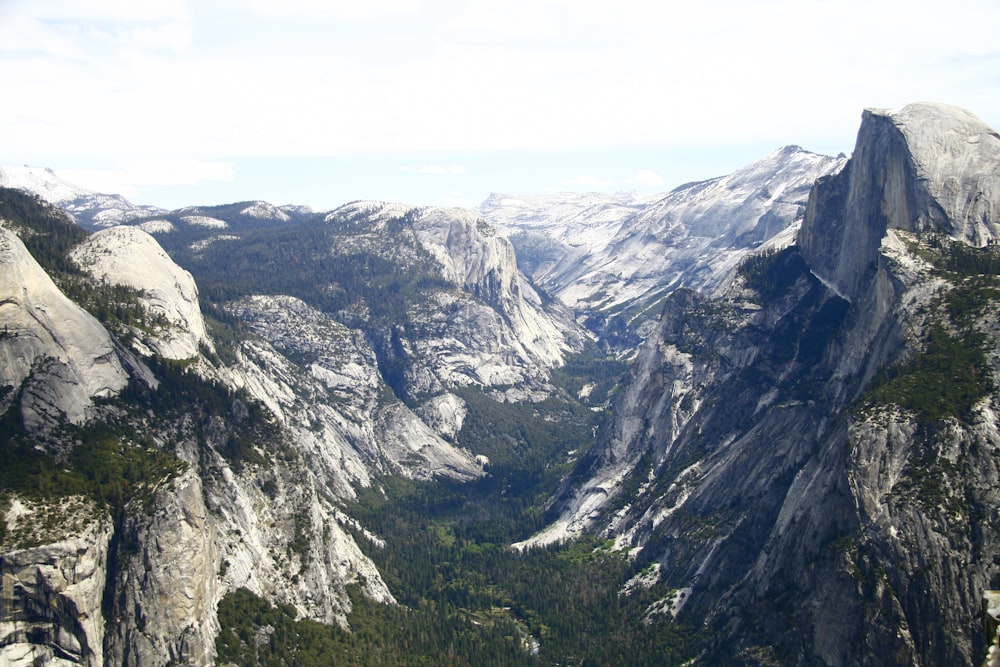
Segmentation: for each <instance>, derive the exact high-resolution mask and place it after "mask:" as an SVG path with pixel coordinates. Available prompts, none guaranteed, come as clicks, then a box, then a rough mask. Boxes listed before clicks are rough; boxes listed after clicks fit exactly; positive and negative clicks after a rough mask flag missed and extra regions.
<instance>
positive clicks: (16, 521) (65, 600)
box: [0, 497, 113, 667]
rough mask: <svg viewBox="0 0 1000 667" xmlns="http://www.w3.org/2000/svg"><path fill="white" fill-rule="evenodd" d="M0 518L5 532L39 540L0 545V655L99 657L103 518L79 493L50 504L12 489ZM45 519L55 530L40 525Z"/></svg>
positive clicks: (31, 661)
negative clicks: (20, 495)
mask: <svg viewBox="0 0 1000 667" xmlns="http://www.w3.org/2000/svg"><path fill="white" fill-rule="evenodd" d="M53 518H54V519H55V520H54V521H53ZM0 520H3V521H5V522H6V524H7V530H8V534H13V535H22V534H26V535H28V536H30V537H29V541H32V542H41V544H39V545H38V546H31V547H27V548H21V549H14V550H8V549H4V550H3V551H2V552H0V577H2V583H0V608H2V612H0V663H2V664H4V665H10V666H11V667H22V666H23V667H28V666H29V665H31V666H34V665H54V666H55V665H87V666H89V667H100V666H102V665H104V664H105V662H104V648H103V642H104V630H105V622H104V615H103V613H102V609H101V604H102V600H103V596H104V587H105V581H106V576H107V565H108V556H109V552H110V547H109V545H110V541H111V536H112V532H113V531H112V524H111V520H110V518H109V517H108V516H107V515H105V514H103V513H102V512H100V511H99V510H98V509H97V508H96V507H95V506H94V505H93V503H92V502H91V501H89V500H86V499H83V498H67V499H65V500H63V501H62V502H61V503H58V502H57V503H55V504H51V503H39V502H37V501H28V500H22V499H20V498H16V497H15V498H14V499H13V501H12V503H11V505H10V507H9V508H8V509H7V512H6V516H2V517H0ZM51 524H54V526H55V533H56V534H49V533H50V532H51V531H52V529H46V526H48V525H51Z"/></svg>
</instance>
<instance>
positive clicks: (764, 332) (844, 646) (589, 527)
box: [529, 105, 1000, 665]
mask: <svg viewBox="0 0 1000 667" xmlns="http://www.w3.org/2000/svg"><path fill="white" fill-rule="evenodd" d="M970 127H973V128H974V132H973V134H974V136H975V137H976V140H975V141H966V140H964V139H963V140H962V141H959V142H956V140H955V138H954V137H955V136H967V132H968V128H970ZM938 133H943V134H944V136H943V137H938ZM995 141H996V139H995V133H992V131H987V130H982V127H981V125H980V126H975V124H970V123H969V122H968V116H967V114H964V112H962V113H959V112H956V111H954V110H950V109H947V108H943V107H941V106H939V105H914V106H911V107H907V108H906V109H905V110H903V111H900V112H893V113H890V114H885V113H874V112H868V113H866V114H865V116H864V120H863V125H862V128H861V130H860V132H859V138H858V146H857V149H856V151H855V154H854V157H853V158H852V159H851V161H850V163H849V164H848V165H847V166H846V167H845V168H844V169H843V171H842V172H840V173H838V174H836V175H833V176H831V177H828V178H826V179H821V180H820V181H819V182H818V183H817V185H816V187H815V189H814V191H813V192H812V194H811V195H810V204H809V213H808V214H807V216H806V219H805V221H804V223H803V229H802V232H801V235H800V244H801V247H799V248H796V247H792V248H789V249H786V250H784V251H782V252H779V253H777V254H775V255H772V256H770V257H768V258H767V259H766V260H762V261H761V263H760V264H759V265H757V269H755V268H754V265H753V264H750V265H748V266H747V267H746V268H745V269H744V270H743V271H742V272H741V273H740V274H739V275H738V276H737V277H736V279H735V280H733V281H732V282H731V283H730V284H728V285H727V286H725V287H724V289H721V290H719V292H718V293H717V296H716V298H709V297H706V296H704V295H699V294H696V293H694V292H690V291H687V290H680V291H677V292H675V293H674V294H673V295H672V296H671V297H670V298H669V299H668V300H667V302H666V305H665V307H664V311H663V315H662V317H661V319H660V322H659V324H658V328H657V330H656V331H655V332H654V334H653V335H652V336H650V338H649V339H648V340H647V342H646V344H645V346H644V348H643V349H642V350H641V352H640V354H639V356H638V357H637V359H636V361H635V363H634V364H633V366H632V368H631V370H630V372H629V376H628V378H627V379H626V381H625V385H624V386H623V388H622V390H621V392H620V394H619V396H618V398H617V400H616V403H615V406H614V410H613V412H612V415H611V417H610V419H609V422H608V424H607V427H606V429H605V430H604V432H603V433H602V435H601V438H600V440H599V443H598V446H597V447H596V448H595V450H594V451H593V452H591V454H590V455H589V456H588V457H587V458H586V459H585V460H584V461H583V463H582V465H581V466H580V468H579V469H578V471H577V474H576V475H575V476H574V477H572V478H571V479H570V480H568V481H567V483H566V484H565V486H564V489H563V491H562V492H561V494H560V495H559V496H557V498H556V500H555V508H556V509H558V510H559V512H560V519H559V520H558V521H557V522H556V523H554V524H553V525H552V526H550V528H549V529H547V530H546V531H545V532H543V533H541V534H539V535H537V536H536V537H535V538H534V539H533V540H532V541H529V544H532V543H540V542H541V543H544V542H547V541H552V540H557V539H561V538H563V537H565V536H567V535H570V534H572V533H573V532H576V531H581V530H586V531H595V532H602V533H604V534H606V535H608V536H613V537H615V538H616V540H617V542H618V545H619V546H620V547H621V548H629V549H634V550H636V553H637V554H638V557H639V558H641V559H646V560H648V561H649V562H650V564H652V565H655V566H656V567H655V571H656V572H657V573H658V576H659V577H660V579H661V581H663V582H665V583H666V584H667V585H668V586H670V587H673V588H674V589H676V590H677V594H675V595H674V596H672V597H671V598H669V599H667V600H664V601H662V604H660V605H654V607H651V609H650V614H653V615H655V614H657V613H662V612H663V611H666V612H668V613H669V614H671V615H678V614H682V615H683V614H687V613H691V614H692V617H694V618H697V617H700V616H702V615H704V616H707V618H708V619H709V623H710V627H711V629H712V632H713V633H714V634H713V637H714V642H713V646H712V647H711V648H710V650H709V653H708V654H707V658H706V659H707V660H708V663H709V664H711V663H713V662H714V661H716V660H722V659H723V657H725V658H726V659H727V660H729V661H731V662H734V663H735V664H760V663H761V661H763V660H764V659H765V658H766V659H770V660H775V661H777V662H779V663H781V664H801V665H884V664H900V665H902V664H921V665H931V664H972V663H975V662H977V661H978V660H980V659H981V656H982V655H983V654H984V653H983V649H984V647H983V641H982V638H981V636H980V635H981V633H980V632H979V631H978V630H977V629H976V627H972V626H970V619H975V618H977V616H978V614H979V608H980V607H979V605H980V603H979V600H980V597H981V594H982V591H983V590H984V589H985V588H989V587H992V585H993V583H994V582H995V580H996V578H997V576H998V574H1000V571H998V565H997V563H996V562H995V561H994V559H993V557H992V556H991V554H993V553H995V550H996V548H997V546H998V542H1000V520H998V518H997V516H996V513H995V511H994V510H993V508H995V507H996V503H997V500H998V493H997V491H996V489H997V486H996V480H997V466H996V457H997V455H998V453H1000V437H998V428H997V417H996V415H997V407H998V397H997V395H996V391H995V387H997V386H1000V363H998V357H1000V351H998V350H997V347H996V345H995V332H996V331H997V330H998V327H1000V322H998V320H997V317H998V315H997V313H998V312H1000V309H998V308H997V306H996V295H995V293H994V292H991V291H989V290H988V289H987V290H986V291H985V292H979V291H976V290H977V289H979V288H976V287H975V285H976V284H977V283H976V282H975V280H974V279H971V278H964V277H962V276H963V274H961V273H957V271H958V269H951V272H950V273H949V272H947V271H945V270H944V269H943V268H942V267H943V266H945V263H944V262H943V259H942V258H943V257H945V256H947V254H948V253H949V252H952V253H954V254H958V255H960V256H965V255H963V254H962V251H960V250H958V251H951V250H948V247H947V246H946V244H945V242H943V241H941V240H940V239H941V236H940V235H941V234H944V235H950V236H953V237H955V238H956V239H958V240H960V241H961V242H962V243H963V244H969V245H975V244H977V243H980V242H981V240H982V239H984V238H989V237H990V235H991V234H994V233H995V230H996V224H997V223H998V220H997V219H996V218H995V217H994V218H992V219H990V218H984V217H983V216H982V212H983V211H991V210H994V207H995V204H994V203H992V202H993V201H994V200H991V199H990V198H989V196H987V194H986V193H988V192H990V191H991V188H992V187H993V186H991V185H989V184H990V183H991V182H992V178H993V175H994V174H996V170H997V167H998V165H1000V161H997V160H996V159H995V157H994V153H993V151H994V148H993V147H992V142H995ZM941 146H944V147H955V146H961V147H962V149H963V150H964V149H966V148H968V147H969V146H972V147H978V148H976V152H975V153H974V154H973V155H969V154H967V153H963V154H962V157H961V158H960V159H959V160H958V163H960V165H961V166H962V167H963V168H964V167H965V166H968V165H973V166H976V167H975V169H973V171H974V172H975V173H972V172H970V171H961V169H960V170H959V172H960V173H958V174H951V175H950V174H949V173H947V170H949V169H953V168H955V167H956V165H955V161H954V160H952V159H951V158H948V157H941V158H935V156H936V155H937V153H938V152H939V148H938V147H941ZM945 153H946V154H947V155H950V153H948V151H947V150H946V151H945ZM913 156H920V159H919V160H915V159H913ZM942 183H945V184H949V183H950V184H952V186H955V187H958V186H957V185H956V184H972V185H963V186H961V187H960V188H959V189H964V191H965V192H966V194H963V195H960V196H958V197H957V200H958V201H959V202H967V201H975V202H976V204H975V206H972V207H969V206H966V205H962V204H960V205H951V204H949V205H943V204H939V203H938V202H939V197H940V196H941V192H940V191H939V190H940V185H939V184H942ZM952 186H947V187H945V189H946V190H947V189H948V187H952ZM973 191H975V192H976V193H977V194H975V195H970V194H968V193H970V192H973ZM949 192H950V191H949ZM953 199H954V198H953ZM969 210H972V211H974V213H973V214H972V219H973V221H974V222H971V223H970V222H969V216H968V214H967V213H966V211H969ZM911 232H913V233H911ZM916 233H919V234H920V236H918V235H916ZM935 233H936V234H938V235H939V236H933V234H935ZM924 237H928V238H930V239H931V242H930V243H922V242H921V239H922V238H924ZM934 239H937V240H934ZM935 244H936V245H935ZM961 247H967V246H965V245H963V246H959V248H961ZM942 248H943V250H942ZM929 257H931V258H933V257H937V258H938V259H937V260H935V261H936V262H937V263H936V264H932V263H929V262H930V260H929V259H928V258H929ZM949 266H954V264H951V265H949ZM982 280H987V283H986V284H991V283H989V282H988V280H992V279H986V278H983V279H982ZM978 350H982V352H981V354H982V355H983V357H982V360H981V361H979V360H977V361H975V362H969V361H962V359H963V358H964V356H965V355H975V354H980V352H978ZM970 358H975V357H974V356H973V357H970ZM932 359H933V360H934V361H931V360H932ZM942 359H943V360H942ZM890 362H893V363H895V364H896V366H895V367H894V368H895V369H896V370H894V371H893V372H890V373H889V374H887V375H885V376H881V377H882V379H879V380H878V381H877V382H875V381H874V380H875V378H876V374H877V372H878V370H879V369H880V368H884V367H885V366H886V364H889V363H890ZM940 368H945V369H947V370H946V371H943V372H942V371H940V370H938V369H940ZM887 377H888V378H902V379H894V380H893V379H890V380H887V379H885V378H887ZM963 383H965V384H963ZM925 385H930V386H935V385H938V386H937V387H936V388H935V389H932V390H931V396H929V397H928V396H925V395H923V394H922V393H921V390H922V389H923V388H924V386H925ZM873 387H874V389H873ZM954 396H959V397H964V398H961V399H957V400H959V402H960V405H959V406H958V407H956V406H955V405H954V404H952V403H949V402H948V401H952V400H956V399H954ZM942 397H944V398H943V399H942ZM962 401H964V402H962ZM860 406H868V407H865V408H864V409H862V407H860ZM624 489H632V491H631V492H629V493H627V494H626V493H625V492H624Z"/></svg>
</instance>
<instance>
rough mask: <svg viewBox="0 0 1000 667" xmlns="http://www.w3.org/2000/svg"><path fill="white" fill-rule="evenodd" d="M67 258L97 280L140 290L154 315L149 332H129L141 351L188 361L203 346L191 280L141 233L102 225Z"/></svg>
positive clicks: (204, 338)
mask: <svg viewBox="0 0 1000 667" xmlns="http://www.w3.org/2000/svg"><path fill="white" fill-rule="evenodd" d="M71 257H72V258H73V260H74V261H75V262H76V263H77V264H79V265H80V266H81V267H83V269H84V270H85V271H87V272H88V273H90V274H91V275H92V276H93V277H94V278H95V279H96V280H97V281H99V282H101V283H105V284H110V285H122V286H125V287H130V288H132V289H136V290H140V292H141V296H140V299H141V301H142V303H143V305H144V306H145V308H146V309H147V311H149V313H150V315H151V316H152V318H153V319H154V323H153V325H152V327H151V329H152V330H151V331H149V332H146V331H142V330H135V331H134V333H135V335H136V336H137V337H138V338H139V339H140V340H141V346H142V348H144V350H142V351H145V352H146V354H147V355H149V354H156V355H159V356H161V357H164V358H166V359H190V358H192V357H195V356H197V355H198V348H199V345H202V344H204V345H208V344H209V340H208V334H207V333H206V331H205V321H204V319H203V318H202V315H201V308H200V307H199V305H198V287H197V285H195V282H194V279H193V278H192V277H191V274H190V273H188V272H187V271H185V270H184V269H182V268H180V267H179V266H177V264H175V263H174V262H173V260H171V259H170V257H169V256H168V255H167V253H166V252H164V251H163V248H161V247H160V244H159V243H157V242H156V240H155V239H154V238H153V237H152V236H150V235H149V234H147V233H146V232H144V231H142V230H140V229H139V228H137V227H112V228H109V229H105V230H102V231H99V232H97V233H95V234H92V235H91V236H90V237H88V238H87V240H86V241H84V242H83V243H82V244H80V245H79V246H77V247H76V248H74V249H73V253H72V255H71Z"/></svg>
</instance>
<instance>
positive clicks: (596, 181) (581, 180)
mask: <svg viewBox="0 0 1000 667" xmlns="http://www.w3.org/2000/svg"><path fill="white" fill-rule="evenodd" d="M563 185H568V186H570V187H581V188H594V189H596V190H601V189H606V188H613V187H616V186H617V183H615V182H614V181H610V180H608V179H606V178H601V177H600V176H576V177H574V178H567V179H566V180H564V181H563Z"/></svg>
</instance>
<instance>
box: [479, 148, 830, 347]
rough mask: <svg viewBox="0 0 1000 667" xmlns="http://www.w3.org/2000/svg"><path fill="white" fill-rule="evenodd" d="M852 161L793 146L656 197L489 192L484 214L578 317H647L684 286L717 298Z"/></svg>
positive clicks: (528, 269) (541, 282)
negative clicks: (820, 185)
mask: <svg viewBox="0 0 1000 667" xmlns="http://www.w3.org/2000/svg"><path fill="white" fill-rule="evenodd" d="M845 161H846V158H845V157H843V156H841V157H837V158H832V157H828V156H824V155H818V154H815V153H810V152H808V151H805V150H803V149H801V148H799V147H797V146H788V147H785V148H781V149H778V150H776V151H773V152H772V153H770V154H768V155H766V156H764V157H763V158H761V159H760V160H758V161H756V162H754V163H752V164H750V165H747V166H746V167H743V168H742V169H739V170H737V171H735V172H733V173H732V174H730V175H728V176H723V177H720V178H715V179H711V180H708V181H702V182H698V183H689V184H687V185H684V186H681V187H679V188H677V189H675V190H673V191H672V192H670V193H667V194H665V195H659V196H656V197H651V198H638V197H635V196H633V195H626V194H618V195H593V194H589V195H575V196H574V195H571V194H562V195H552V196H540V197H521V198H519V197H511V196H507V195H491V197H490V198H489V199H487V200H486V202H484V203H483V205H482V206H480V209H479V210H480V212H481V213H482V215H483V217H484V218H486V219H487V220H488V221H489V222H491V223H492V224H494V225H496V226H498V227H499V228H501V229H502V230H504V233H506V234H507V235H509V237H510V239H511V242H512V243H513V244H514V246H515V248H516V249H517V253H518V262H519V265H520V267H521V269H522V270H523V271H525V272H526V273H527V274H528V275H529V276H531V279H532V281H533V282H534V283H535V284H537V285H540V286H541V287H543V288H545V289H546V290H548V291H549V292H550V293H552V294H554V295H555V296H556V297H557V298H558V299H559V300H560V301H561V302H562V303H564V304H566V305H567V306H570V307H572V308H574V309H576V310H577V311H581V312H594V311H597V312H601V313H605V314H607V315H612V314H616V313H622V312H625V311H626V310H631V311H632V314H631V317H633V318H636V317H637V318H638V319H637V320H636V321H635V322H633V326H636V327H637V328H638V327H639V322H640V321H644V320H648V319H651V318H654V317H655V315H656V313H657V312H658V310H656V309H653V310H652V311H650V312H648V313H644V312H643V309H645V308H647V307H648V306H650V305H652V304H655V303H656V302H657V300H658V299H660V298H662V297H663V296H665V295H666V294H668V293H669V292H671V291H672V290H674V289H676V288H677V287H680V286H686V287H692V288H694V289H699V290H703V291H711V290H712V289H714V288H715V287H716V286H717V285H719V284H720V283H722V282H723V281H724V280H725V279H726V277H727V276H728V275H731V274H732V272H733V271H734V270H735V268H736V266H737V265H738V264H739V262H740V261H741V260H742V258H743V257H744V256H745V254H746V252H748V251H749V250H752V249H755V248H757V247H759V246H761V245H762V244H765V243H767V242H768V241H769V240H770V239H771V238H773V237H775V236H776V235H778V234H780V233H781V232H782V231H784V230H785V229H787V228H788V227H790V226H792V225H794V224H796V223H797V221H799V220H801V218H802V215H803V212H804V208H805V204H806V202H807V199H808V196H809V191H810V189H811V188H812V184H813V183H814V182H815V180H816V179H817V178H819V177H821V176H824V175H827V174H829V173H832V172H835V171H838V170H839V169H841V168H842V167H843V165H844V163H845Z"/></svg>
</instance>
